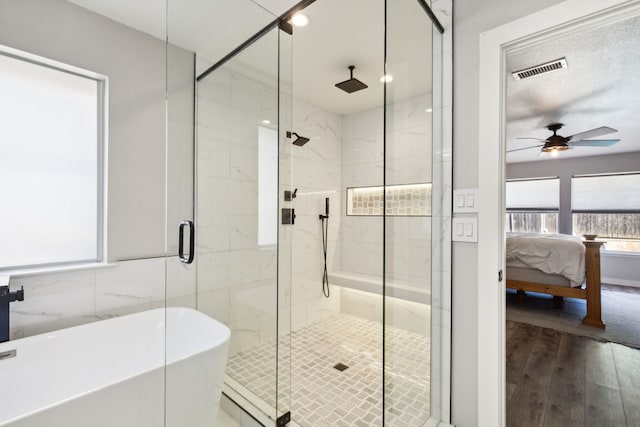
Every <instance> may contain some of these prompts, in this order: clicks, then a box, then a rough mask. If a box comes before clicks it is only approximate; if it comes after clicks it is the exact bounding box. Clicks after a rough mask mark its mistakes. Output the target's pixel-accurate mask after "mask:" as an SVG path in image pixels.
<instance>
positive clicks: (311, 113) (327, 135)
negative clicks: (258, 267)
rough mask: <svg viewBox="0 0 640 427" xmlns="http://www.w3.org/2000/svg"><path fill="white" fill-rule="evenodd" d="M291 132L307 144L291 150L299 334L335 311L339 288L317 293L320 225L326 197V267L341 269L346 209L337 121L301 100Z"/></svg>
mask: <svg viewBox="0 0 640 427" xmlns="http://www.w3.org/2000/svg"><path fill="white" fill-rule="evenodd" d="M293 130H294V132H297V133H299V134H300V135H303V136H305V137H307V138H310V141H309V142H308V143H307V144H305V145H304V146H302V147H297V146H293V147H292V151H291V155H292V163H291V164H292V175H291V179H292V184H291V185H292V187H293V188H297V189H298V192H297V197H296V198H295V199H294V200H293V202H292V207H294V208H295V210H296V224H295V225H294V226H293V228H292V229H291V233H292V234H291V238H292V242H291V244H292V264H291V274H292V290H291V305H292V306H291V313H292V318H291V321H292V325H291V326H292V328H293V329H294V330H295V329H298V328H300V327H304V326H306V325H308V324H310V323H313V322H315V321H318V320H321V319H323V318H326V317H328V316H330V315H331V314H335V313H337V312H339V311H340V293H339V288H337V287H331V285H330V297H329V298H325V297H324V295H323V294H322V271H323V267H324V260H323V251H322V222H321V221H320V219H319V215H320V214H324V211H325V198H326V197H329V200H330V213H329V230H328V250H327V268H328V270H329V271H333V270H337V269H339V268H340V259H341V256H340V255H341V253H340V245H339V244H338V243H339V236H340V234H339V233H340V230H341V227H340V225H341V221H342V216H343V212H344V209H345V206H344V202H343V199H342V193H341V181H342V117H341V116H338V115H336V114H333V113H330V112H328V111H325V110H323V109H321V108H318V107H316V106H314V105H311V104H309V103H306V102H304V101H301V100H298V99H294V100H293Z"/></svg>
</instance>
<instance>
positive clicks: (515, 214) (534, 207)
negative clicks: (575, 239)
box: [506, 178, 560, 233]
mask: <svg viewBox="0 0 640 427" xmlns="http://www.w3.org/2000/svg"><path fill="white" fill-rule="evenodd" d="M506 207H507V217H506V230H507V231H518V232H525V233H557V232H558V210H559V208H560V179H559V178H538V179H527V180H511V181H507V183H506Z"/></svg>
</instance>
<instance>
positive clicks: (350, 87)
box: [336, 65, 369, 93]
mask: <svg viewBox="0 0 640 427" xmlns="http://www.w3.org/2000/svg"><path fill="white" fill-rule="evenodd" d="M355 68H356V66H355V65H349V71H351V78H350V79H349V80H345V81H343V82H340V83H336V87H337V88H338V89H342V90H343V91H345V92H347V93H353V92H357V91H359V90H362V89H366V88H368V87H369V86H367V85H366V84H364V83H362V82H361V81H360V80H358V79H356V78H354V77H353V70H354V69H355Z"/></svg>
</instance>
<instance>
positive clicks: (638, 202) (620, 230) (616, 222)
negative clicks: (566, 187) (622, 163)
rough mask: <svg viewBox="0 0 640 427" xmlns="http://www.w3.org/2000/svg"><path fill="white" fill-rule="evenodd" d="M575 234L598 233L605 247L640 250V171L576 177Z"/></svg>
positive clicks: (573, 195)
mask: <svg viewBox="0 0 640 427" xmlns="http://www.w3.org/2000/svg"><path fill="white" fill-rule="evenodd" d="M571 210H572V216H573V234H574V235H575V236H581V235H583V234H597V235H598V237H599V238H602V239H604V240H606V241H607V243H606V244H605V249H607V250H613V251H629V252H640V173H629V174H615V175H591V176H574V177H573V178H572V179H571Z"/></svg>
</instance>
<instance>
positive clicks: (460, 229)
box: [451, 217, 478, 242]
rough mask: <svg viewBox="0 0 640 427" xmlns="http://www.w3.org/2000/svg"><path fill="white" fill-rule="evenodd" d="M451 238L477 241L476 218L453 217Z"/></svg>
mask: <svg viewBox="0 0 640 427" xmlns="http://www.w3.org/2000/svg"><path fill="white" fill-rule="evenodd" d="M451 240H453V241H454V242H477V241H478V218H466V217H463V218H453V219H452V227H451Z"/></svg>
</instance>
